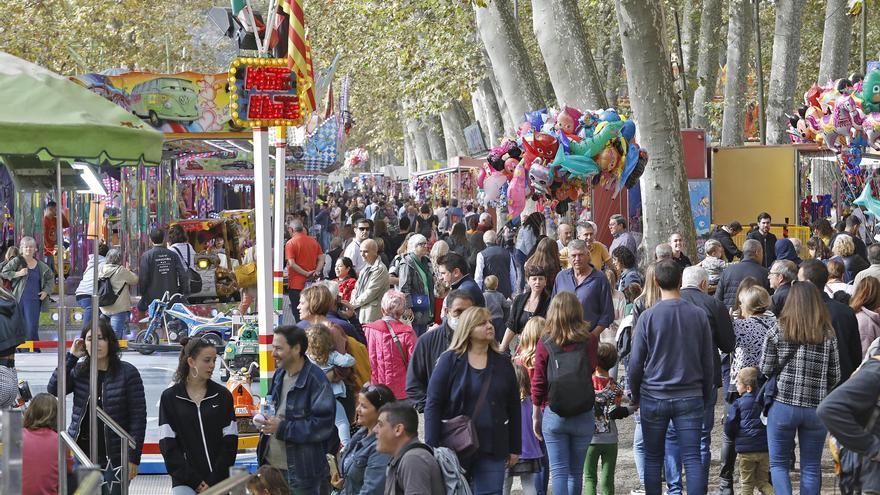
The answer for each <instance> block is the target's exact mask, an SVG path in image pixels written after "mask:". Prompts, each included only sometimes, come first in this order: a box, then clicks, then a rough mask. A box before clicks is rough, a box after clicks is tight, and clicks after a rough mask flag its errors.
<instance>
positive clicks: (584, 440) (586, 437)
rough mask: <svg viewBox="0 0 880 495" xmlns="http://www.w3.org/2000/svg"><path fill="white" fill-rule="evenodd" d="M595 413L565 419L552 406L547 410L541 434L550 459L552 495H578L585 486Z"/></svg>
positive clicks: (590, 412) (545, 410)
mask: <svg viewBox="0 0 880 495" xmlns="http://www.w3.org/2000/svg"><path fill="white" fill-rule="evenodd" d="M595 427H596V420H595V418H594V417H593V411H592V410H591V411H588V412H585V413H583V414H579V415H577V416H571V417H568V418H563V417H561V416H559V415H557V414H556V413H555V412H553V410H552V409H550V407H547V408H545V409H544V418H543V420H542V423H541V432H542V433H543V434H544V442H545V443H546V444H547V455H548V457H549V458H550V483H551V487H552V489H553V495H578V494H580V493H581V492H582V491H583V486H584V461H585V460H586V459H587V449H588V448H589V447H590V441H591V440H592V439H593V430H594V429H595Z"/></svg>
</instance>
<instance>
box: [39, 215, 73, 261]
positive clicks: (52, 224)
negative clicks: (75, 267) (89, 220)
mask: <svg viewBox="0 0 880 495" xmlns="http://www.w3.org/2000/svg"><path fill="white" fill-rule="evenodd" d="M69 227H70V222H68V221H67V216H65V215H64V214H62V215H61V228H63V229H66V228H69ZM57 229H58V204H57V203H55V202H54V201H49V203H47V204H46V211H45V212H44V213H43V256H44V257H45V259H46V260H45V261H46V264H47V265H49V266H50V267H51V268H52V271H53V272H56V274H57V272H58V270H57V267H56V266H55V255H56V254H58V247H57V245H58V239H57V237H58V232H57Z"/></svg>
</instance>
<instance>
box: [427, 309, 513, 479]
mask: <svg viewBox="0 0 880 495" xmlns="http://www.w3.org/2000/svg"><path fill="white" fill-rule="evenodd" d="M497 342H498V341H496V340H495V327H494V326H493V325H492V314H491V313H490V312H489V310H488V309H486V308H480V307H472V308H468V309H467V310H465V311H464V313H462V314H461V317H460V321H459V324H458V328H457V329H456V331H455V334H454V335H453V337H452V342H451V343H450V344H449V350H448V351H446V352H444V353H443V354H441V355H440V358H439V359H438V360H437V366H436V367H435V368H434V372H433V373H432V374H431V379H430V381H429V382H428V397H427V401H426V403H425V443H427V444H428V445H431V446H433V447H437V446H448V445H444V443H445V442H444V439H443V435H442V433H441V432H442V429H443V427H442V425H443V421H444V420H449V419H452V418H455V417H457V416H460V415H466V416H468V417H469V418H470V420H471V421H472V422H473V425H474V427H475V428H476V431H477V435H478V438H479V447H478V449H477V451H475V452H471V453H467V454H466V453H462V452H458V455H459V459H460V460H461V461H462V464H463V465H464V467H465V469H466V470H467V473H468V478H469V479H470V483H471V489H472V490H473V492H474V493H482V494H487V495H488V494H497V495H501V493H502V488H503V485H504V472H505V468H506V467H512V466H514V465H515V464H516V463H517V461H518V460H519V454H520V452H521V448H522V430H521V424H520V419H521V414H522V413H521V409H520V398H519V393H518V390H519V386H518V385H517V381H516V374H515V373H514V371H513V364H512V363H511V362H510V359H508V358H507V357H506V356H504V355H502V354H501V353H500V352H499V350H498V343H497ZM481 399H482V400H481Z"/></svg>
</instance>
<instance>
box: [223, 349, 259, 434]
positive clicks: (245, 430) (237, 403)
mask: <svg viewBox="0 0 880 495" xmlns="http://www.w3.org/2000/svg"><path fill="white" fill-rule="evenodd" d="M220 364H221V371H220V372H221V373H225V374H226V376H227V378H228V381H227V382H226V390H229V393H231V394H232V405H233V407H234V408H235V423H236V424H237V425H238V433H239V434H250V433H252V434H256V433H259V432H258V431H257V427H256V425H254V422H253V419H254V415H255V414H257V413H258V412H260V398H259V397H258V396H255V395H253V394H251V377H252V376H254V374H255V373H258V371H257V370H258V368H259V365H258V364H257V363H255V362H252V363H251V364H250V366H247V367H244V368H236V367H234V366H233V367H230V366H229V364H228V363H227V362H226V360H225V359H223V358H221V359H220Z"/></svg>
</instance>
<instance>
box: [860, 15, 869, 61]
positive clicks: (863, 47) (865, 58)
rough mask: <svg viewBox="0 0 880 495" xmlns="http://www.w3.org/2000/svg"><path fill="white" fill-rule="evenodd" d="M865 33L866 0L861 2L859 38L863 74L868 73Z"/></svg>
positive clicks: (866, 26)
mask: <svg viewBox="0 0 880 495" xmlns="http://www.w3.org/2000/svg"><path fill="white" fill-rule="evenodd" d="M867 34H868V2H867V0H865V1H864V2H862V35H861V39H862V40H861V41H862V48H861V54H862V71H864V72H863V74H867V73H868V58H867V57H866V56H865V45H866V42H865V40H866V39H867Z"/></svg>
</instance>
